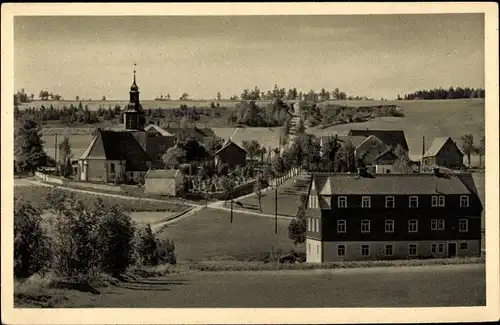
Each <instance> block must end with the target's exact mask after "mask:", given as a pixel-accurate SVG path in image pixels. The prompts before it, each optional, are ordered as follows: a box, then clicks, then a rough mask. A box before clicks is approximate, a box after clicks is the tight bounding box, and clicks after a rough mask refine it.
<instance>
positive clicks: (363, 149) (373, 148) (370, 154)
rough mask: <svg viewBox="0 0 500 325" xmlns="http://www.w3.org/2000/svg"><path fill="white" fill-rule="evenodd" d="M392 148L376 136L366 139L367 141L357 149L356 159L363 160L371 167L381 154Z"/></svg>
mask: <svg viewBox="0 0 500 325" xmlns="http://www.w3.org/2000/svg"><path fill="white" fill-rule="evenodd" d="M389 148H390V147H389V146H387V145H386V144H385V143H384V142H383V141H382V140H380V139H379V138H378V137H377V136H375V135H370V136H369V137H367V138H365V141H363V142H362V143H360V144H359V145H358V146H357V147H356V157H357V158H361V157H362V156H363V161H364V162H365V164H368V165H371V164H373V162H374V161H375V158H377V157H378V156H379V155H380V154H382V153H384V152H386V151H387V149H389Z"/></svg>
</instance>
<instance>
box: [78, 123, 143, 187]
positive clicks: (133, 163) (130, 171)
mask: <svg viewBox="0 0 500 325" xmlns="http://www.w3.org/2000/svg"><path fill="white" fill-rule="evenodd" d="M150 164H151V159H150V158H149V156H148V155H147V153H146V151H145V150H144V148H143V147H142V146H141V144H140V143H139V141H138V140H137V138H136V137H135V136H134V134H133V132H125V131H110V130H101V129H98V130H97V134H96V135H95V137H94V138H93V139H92V142H91V143H90V144H89V146H88V147H87V149H86V150H85V151H84V153H83V154H82V156H81V157H80V158H79V159H78V167H77V170H78V173H77V178H78V180H81V181H94V182H115V181H134V182H140V181H141V180H142V179H143V178H144V175H145V174H146V172H147V171H148V169H149V167H150Z"/></svg>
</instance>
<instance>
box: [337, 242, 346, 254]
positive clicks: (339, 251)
mask: <svg viewBox="0 0 500 325" xmlns="http://www.w3.org/2000/svg"><path fill="white" fill-rule="evenodd" d="M337 256H345V245H338V246H337Z"/></svg>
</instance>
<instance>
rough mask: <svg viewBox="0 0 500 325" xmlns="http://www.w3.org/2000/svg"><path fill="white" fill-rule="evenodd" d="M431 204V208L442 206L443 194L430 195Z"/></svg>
mask: <svg viewBox="0 0 500 325" xmlns="http://www.w3.org/2000/svg"><path fill="white" fill-rule="evenodd" d="M431 206H432V207H433V208H434V207H444V196H443V195H441V196H436V195H434V196H433V197H432V201H431Z"/></svg>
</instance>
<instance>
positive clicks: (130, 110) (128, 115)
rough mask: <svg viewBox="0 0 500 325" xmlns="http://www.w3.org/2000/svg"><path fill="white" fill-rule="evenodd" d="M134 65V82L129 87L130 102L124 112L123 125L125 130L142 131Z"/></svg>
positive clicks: (141, 117) (142, 125)
mask: <svg viewBox="0 0 500 325" xmlns="http://www.w3.org/2000/svg"><path fill="white" fill-rule="evenodd" d="M135 68H136V64H135V63H134V81H133V82H132V86H130V100H129V103H128V105H127V108H126V110H125V112H124V121H123V122H124V124H125V129H127V130H142V129H143V128H144V124H145V117H144V112H143V110H142V105H141V103H140V101H139V87H138V86H137V82H136V76H135V74H136V70H135Z"/></svg>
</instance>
